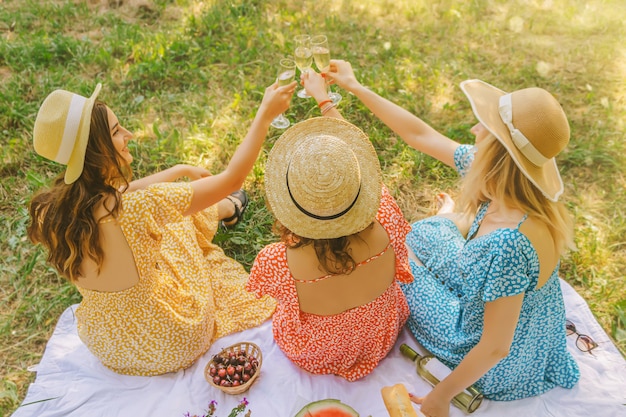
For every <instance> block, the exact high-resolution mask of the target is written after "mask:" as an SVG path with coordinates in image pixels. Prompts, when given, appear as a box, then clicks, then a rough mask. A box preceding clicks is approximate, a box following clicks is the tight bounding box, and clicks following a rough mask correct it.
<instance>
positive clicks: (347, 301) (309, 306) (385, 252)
mask: <svg viewBox="0 0 626 417" xmlns="http://www.w3.org/2000/svg"><path fill="white" fill-rule="evenodd" d="M348 251H349V253H350V254H351V255H352V258H353V259H354V260H355V262H356V267H355V268H354V270H353V271H352V272H350V273H349V274H336V275H334V274H323V273H322V272H321V271H323V269H322V267H321V265H320V263H319V261H318V259H317V255H316V253H315V250H314V248H313V247H312V246H311V245H308V246H303V247H299V248H295V249H292V248H290V249H287V262H288V265H289V270H290V271H291V275H292V276H293V279H294V281H295V283H296V290H297V292H298V301H299V304H300V310H301V311H303V312H305V313H310V314H317V315H321V316H329V315H333V314H339V313H342V312H344V311H346V310H349V309H351V308H355V307H358V306H361V305H364V304H367V303H369V302H370V301H372V300H374V299H375V298H377V297H378V296H380V295H381V294H382V293H383V292H385V291H386V290H387V288H389V285H391V283H392V282H393V281H394V277H395V253H394V250H393V247H391V245H390V240H389V236H388V235H387V232H386V231H385V229H384V228H383V227H382V226H381V225H380V223H378V222H374V223H373V224H372V226H370V227H368V228H366V229H365V230H363V231H361V232H360V233H358V234H356V235H354V236H351V237H350V239H349V246H348Z"/></svg>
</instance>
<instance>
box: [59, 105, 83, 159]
mask: <svg viewBox="0 0 626 417" xmlns="http://www.w3.org/2000/svg"><path fill="white" fill-rule="evenodd" d="M86 101H87V99H86V98H85V97H83V96H80V95H78V94H72V99H71V100H70V105H69V109H68V111H67V116H66V117H65V126H64V129H63V138H62V139H61V145H60V146H59V149H58V151H57V154H56V156H55V157H54V159H53V160H54V161H56V162H58V163H60V164H64V165H67V163H68V162H69V160H70V156H72V151H74V145H75V144H76V136H77V134H78V128H79V127H80V120H81V118H82V115H83V107H84V106H85V102H86Z"/></svg>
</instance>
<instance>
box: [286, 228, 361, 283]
mask: <svg viewBox="0 0 626 417" xmlns="http://www.w3.org/2000/svg"><path fill="white" fill-rule="evenodd" d="M368 227H369V226H368ZM274 232H275V233H276V234H278V235H279V236H280V240H281V242H283V243H285V245H287V247H289V248H294V249H295V248H300V247H302V246H306V245H313V249H315V254H316V255H317V260H318V261H319V263H320V265H321V266H322V268H323V272H325V273H327V274H333V275H336V274H346V275H347V274H349V273H351V272H352V271H354V268H356V261H355V260H354V258H353V257H352V255H351V254H350V248H349V245H350V237H351V236H356V235H357V234H356V233H355V234H354V235H350V236H342V237H338V238H334V239H309V238H306V237H302V236H298V235H297V234H295V233H293V232H292V231H291V230H289V229H288V228H287V227H285V226H283V225H282V224H281V223H280V222H279V221H276V222H275V223H274Z"/></svg>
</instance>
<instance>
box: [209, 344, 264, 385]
mask: <svg viewBox="0 0 626 417" xmlns="http://www.w3.org/2000/svg"><path fill="white" fill-rule="evenodd" d="M262 361H263V356H262V354H261V349H260V348H259V347H258V346H257V345H255V344H254V343H251V342H241V343H237V344H234V345H231V346H229V347H227V348H225V349H222V351H221V352H220V353H218V354H217V355H214V356H213V358H212V359H211V360H210V361H209V363H207V365H206V367H205V368H204V377H205V378H206V380H207V381H208V382H209V383H210V384H212V385H213V386H215V387H217V388H219V389H220V390H222V391H224V392H225V393H227V394H241V393H243V392H245V391H247V390H248V388H250V386H251V385H252V383H253V382H254V381H255V380H256V378H257V377H258V376H259V373H260V372H261V363H262Z"/></svg>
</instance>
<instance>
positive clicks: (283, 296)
mask: <svg viewBox="0 0 626 417" xmlns="http://www.w3.org/2000/svg"><path fill="white" fill-rule="evenodd" d="M376 219H377V220H378V222H379V223H380V224H381V225H382V226H383V228H384V229H385V230H386V231H387V234H388V235H389V240H390V243H391V246H392V247H393V250H394V252H395V257H396V259H395V263H396V280H395V281H394V282H393V283H392V284H391V285H390V286H389V288H387V290H386V291H385V292H384V293H383V294H381V295H380V296H378V297H377V298H376V299H374V300H372V301H370V302H369V303H367V304H364V305H362V306H359V307H355V308H352V309H350V310H347V311H344V312H343V313H340V314H336V315H331V316H319V315H316V314H310V313H304V312H302V311H300V306H299V302H298V294H297V292H296V285H295V281H294V277H293V276H292V275H291V273H290V271H289V266H288V265H287V256H286V250H287V247H286V245H285V244H284V243H282V242H279V243H274V244H271V245H268V246H266V247H265V248H264V249H263V250H262V251H261V252H260V253H259V254H258V255H257V258H256V260H255V261H254V265H253V266H252V270H251V271H250V277H249V280H248V284H247V285H246V289H247V290H248V291H251V292H254V293H255V294H256V295H257V297H262V296H264V295H266V294H267V295H270V296H272V297H273V298H275V299H276V300H277V301H278V305H277V307H276V311H275V313H274V317H273V322H272V326H273V332H274V339H275V340H276V343H277V344H278V346H279V347H280V348H281V350H282V351H283V352H284V353H285V355H287V357H288V358H289V359H290V360H291V361H292V362H294V363H295V364H297V365H298V366H300V367H301V368H302V369H304V370H306V371H308V372H311V373H315V374H335V375H339V376H342V377H344V378H345V379H347V380H348V381H355V380H357V379H359V378H362V377H364V376H365V375H367V374H369V373H370V372H371V371H372V370H373V369H374V368H375V367H376V365H378V362H379V361H380V360H381V359H383V358H384V357H385V356H386V355H387V353H389V351H390V350H391V348H392V347H393V345H394V344H395V342H396V339H397V338H398V335H399V333H400V330H401V329H402V326H403V325H404V323H405V321H406V320H407V318H408V315H409V309H408V305H407V302H406V298H405V296H404V294H403V293H402V290H401V289H400V286H399V285H398V281H399V282H402V283H410V282H412V281H413V276H412V275H411V272H410V269H409V264H408V258H407V250H406V247H405V245H404V241H405V237H406V235H407V233H408V232H409V231H410V230H411V228H410V226H409V224H408V223H407V222H406V220H405V219H404V216H403V215H402V212H401V211H400V208H399V207H398V205H397V204H396V202H395V200H394V199H393V197H392V196H391V195H390V194H389V191H388V190H387V189H386V188H385V187H384V186H383V192H382V198H381V203H380V208H379V209H378V213H377V215H376ZM379 255H380V254H378V255H375V257H376V256H379ZM361 264H364V262H361Z"/></svg>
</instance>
